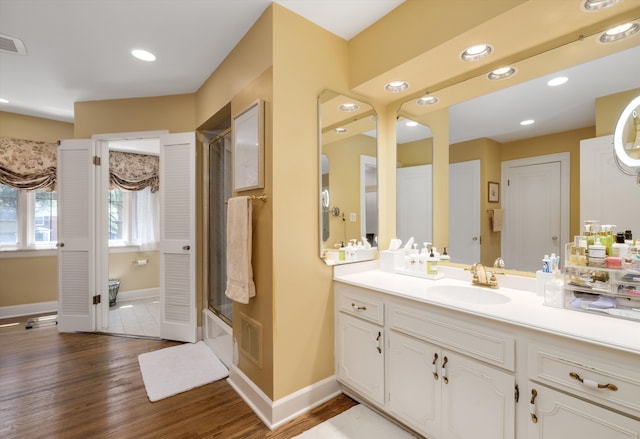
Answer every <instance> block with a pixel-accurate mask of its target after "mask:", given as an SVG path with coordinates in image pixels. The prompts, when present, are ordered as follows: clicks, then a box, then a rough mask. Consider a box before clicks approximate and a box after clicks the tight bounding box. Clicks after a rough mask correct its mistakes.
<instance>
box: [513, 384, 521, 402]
mask: <svg viewBox="0 0 640 439" xmlns="http://www.w3.org/2000/svg"><path fill="white" fill-rule="evenodd" d="M514 396H515V399H516V402H518V400H519V399H520V389H519V388H518V385H517V384H516V391H515V395H514Z"/></svg>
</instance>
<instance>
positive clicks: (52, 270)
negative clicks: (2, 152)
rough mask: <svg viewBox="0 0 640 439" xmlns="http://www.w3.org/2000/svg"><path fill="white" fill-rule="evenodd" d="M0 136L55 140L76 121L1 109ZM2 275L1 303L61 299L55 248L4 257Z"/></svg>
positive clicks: (70, 131) (0, 262)
mask: <svg viewBox="0 0 640 439" xmlns="http://www.w3.org/2000/svg"><path fill="white" fill-rule="evenodd" d="M0 136H2V137H13V138H15V139H27V140H35V141H38V142H56V141H58V140H60V139H69V138H72V137H73V124H71V123H67V122H59V121H54V120H49V119H42V118H39V117H31V116H23V115H21V114H15V113H6V112H0ZM34 273H37V275H34ZM0 279H1V281H0V307H3V306H15V305H25V304H31V303H38V302H51V301H56V300H58V266H57V258H56V256H55V252H54V251H51V256H41V257H28V258H22V257H20V258H1V259H0Z"/></svg>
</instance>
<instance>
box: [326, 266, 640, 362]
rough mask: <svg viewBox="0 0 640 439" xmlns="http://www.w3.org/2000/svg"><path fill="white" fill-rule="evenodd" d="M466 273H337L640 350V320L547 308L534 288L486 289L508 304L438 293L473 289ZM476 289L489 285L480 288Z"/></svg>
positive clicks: (363, 283)
mask: <svg viewBox="0 0 640 439" xmlns="http://www.w3.org/2000/svg"><path fill="white" fill-rule="evenodd" d="M461 271H462V270H461ZM463 274H464V275H466V276H467V277H469V280H468V281H463V280H458V279H454V278H451V277H445V278H443V279H439V280H429V279H422V278H417V277H412V276H405V275H402V274H396V273H390V272H386V271H382V270H379V269H368V270H365V271H359V272H357V271H356V272H345V273H335V274H334V280H335V281H337V282H343V283H346V284H351V285H354V286H358V287H362V288H367V289H371V290H375V291H378V292H382V293H386V294H390V295H393V296H397V297H403V298H407V299H411V300H417V301H420V302H424V303H427V304H431V305H435V306H439V307H444V308H448V309H452V310H456V311H460V312H465V313H469V314H474V315H477V316H481V317H485V318H489V319H493V320H496V321H499V322H504V323H509V324H513V325H519V326H522V327H526V328H531V329H535V330H538V331H544V332H547V333H551V334H555V335H561V336H565V337H569V338H574V339H579V340H583V341H587V342H589V343H595V344H599V345H603V346H607V347H611V348H615V349H620V350H623V351H627V352H632V353H635V354H640V322H635V321H632V320H624V319H619V318H613V317H610V316H607V315H602V316H600V315H597V314H591V313H583V312H578V311H573V310H568V309H562V308H552V307H549V306H545V305H543V303H542V302H543V297H542V296H540V295H537V294H536V293H535V292H534V291H524V290H520V289H511V288H503V287H500V288H498V289H496V290H492V289H488V290H489V291H495V292H498V293H501V294H504V295H506V296H508V297H509V299H510V300H509V301H508V302H506V303H497V304H477V303H468V302H465V301H461V300H458V299H456V298H455V297H453V296H451V297H449V296H447V295H444V294H441V293H438V294H434V292H433V289H434V288H433V287H435V286H438V285H459V286H466V287H471V282H470V279H471V275H470V274H469V273H464V272H463ZM472 288H480V289H487V288H485V287H477V286H474V287H472ZM430 289H431V290H432V291H431V292H430Z"/></svg>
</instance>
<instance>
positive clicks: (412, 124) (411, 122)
mask: <svg viewBox="0 0 640 439" xmlns="http://www.w3.org/2000/svg"><path fill="white" fill-rule="evenodd" d="M405 125H406V126H408V127H415V126H418V122H415V121H413V120H408V121H407V122H406V123H405Z"/></svg>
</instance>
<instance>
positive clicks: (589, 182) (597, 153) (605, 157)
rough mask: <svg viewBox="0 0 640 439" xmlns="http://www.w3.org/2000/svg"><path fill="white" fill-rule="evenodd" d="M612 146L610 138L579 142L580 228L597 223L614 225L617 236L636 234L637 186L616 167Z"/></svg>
mask: <svg viewBox="0 0 640 439" xmlns="http://www.w3.org/2000/svg"><path fill="white" fill-rule="evenodd" d="M612 144H613V136H603V137H596V138H595V139H586V140H581V141H580V224H584V221H585V220H598V221H600V224H615V225H616V226H617V227H616V229H615V230H616V231H617V232H624V231H625V230H632V231H634V232H635V230H634V229H637V228H638V226H639V225H640V208H638V207H637V206H638V204H639V203H640V185H637V184H636V183H635V180H634V178H633V177H631V176H629V175H626V174H624V173H622V172H621V171H620V170H619V169H618V168H617V167H616V164H615V163H614V160H613V152H612V150H613V146H612ZM634 226H635V227H634ZM639 233H640V231H638V232H635V233H634V235H635V234H639Z"/></svg>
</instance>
